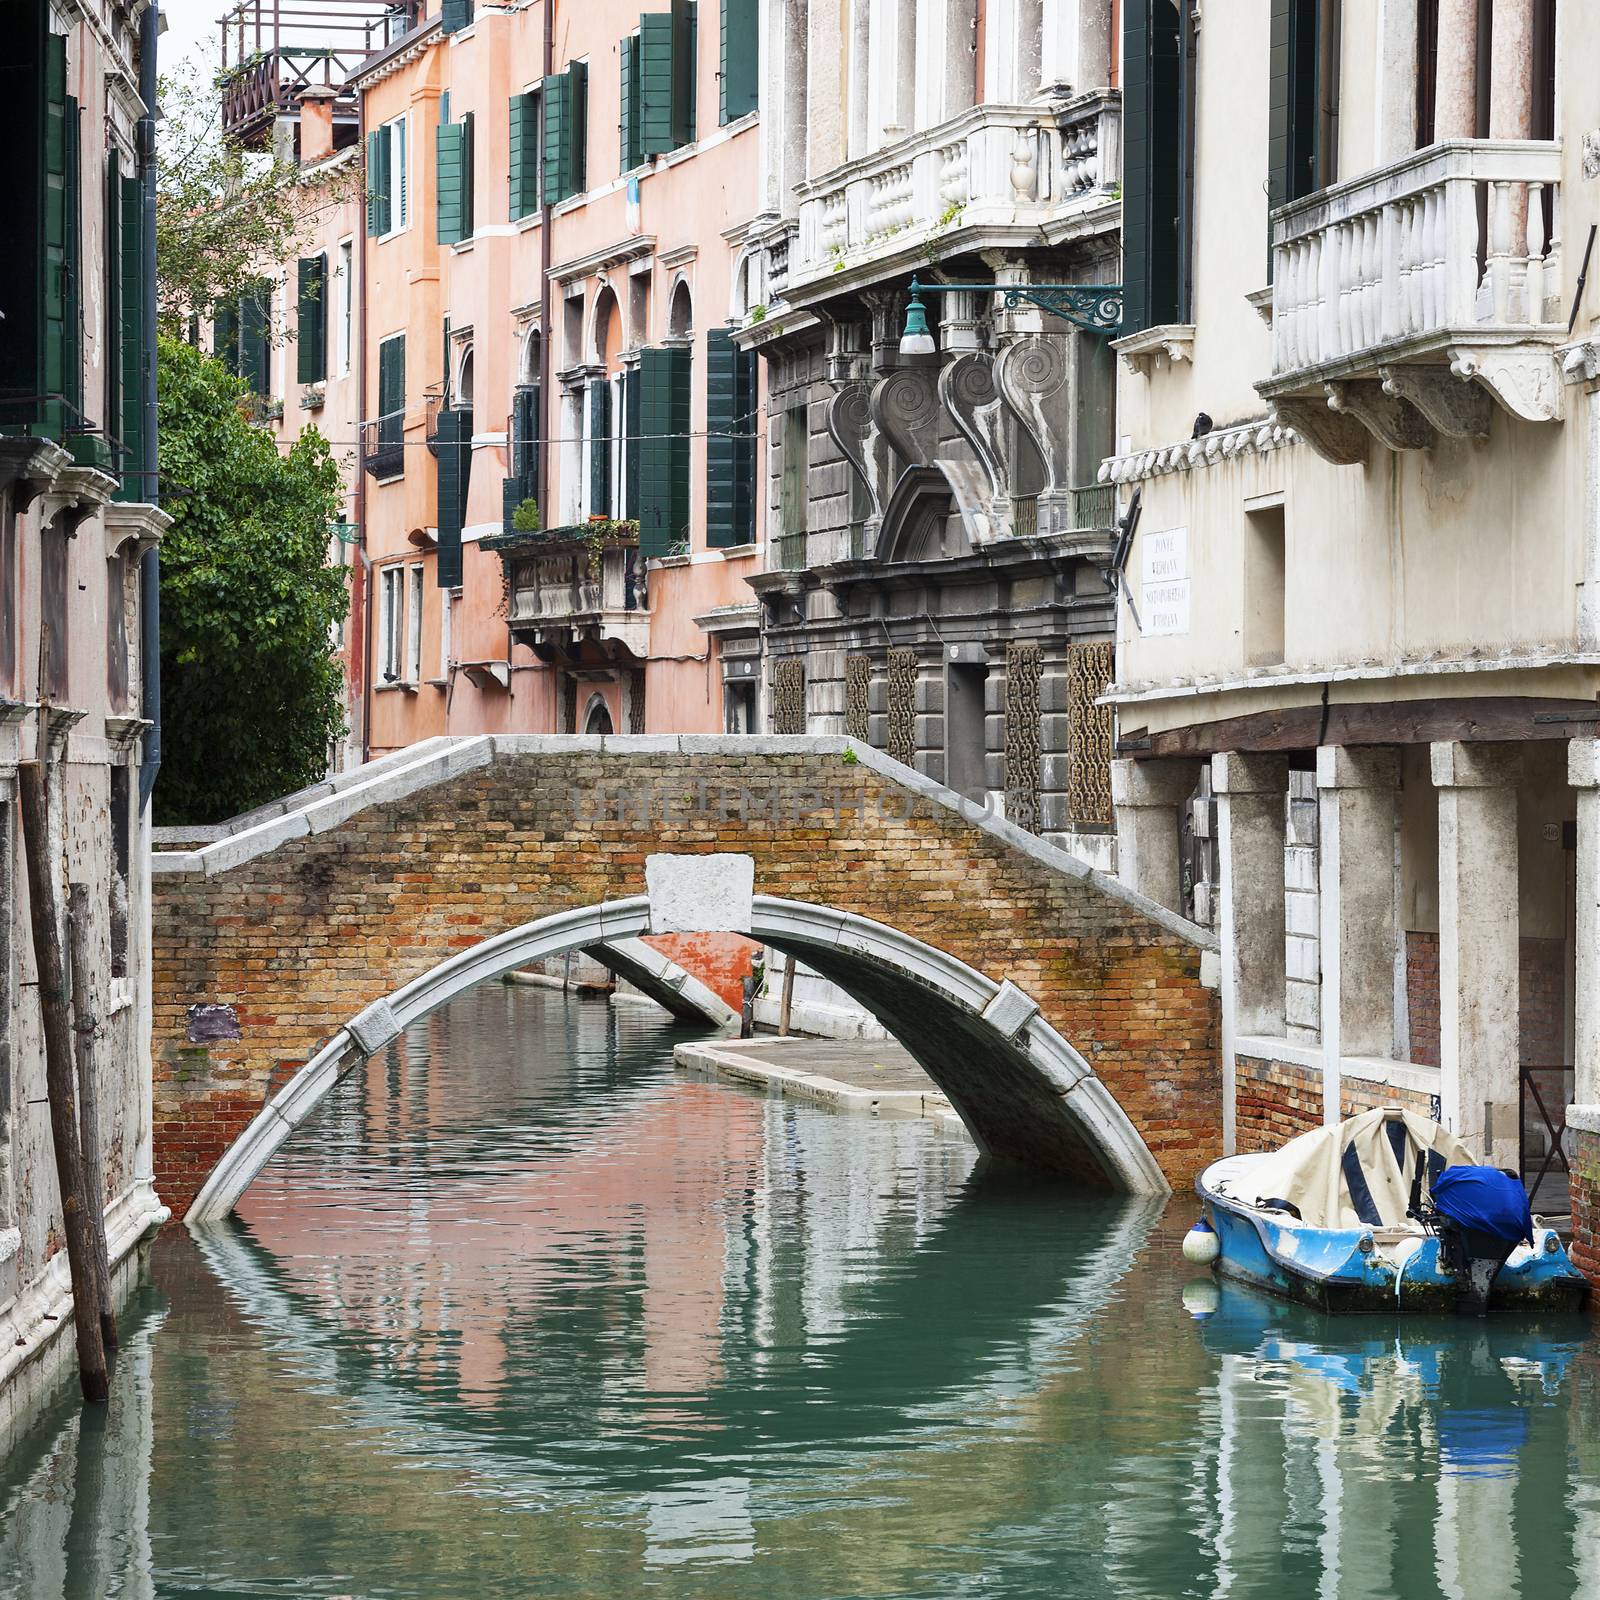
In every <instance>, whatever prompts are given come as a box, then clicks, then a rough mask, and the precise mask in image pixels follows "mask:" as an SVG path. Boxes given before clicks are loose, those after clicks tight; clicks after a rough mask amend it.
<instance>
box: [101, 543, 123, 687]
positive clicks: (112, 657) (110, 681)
mask: <svg viewBox="0 0 1600 1600" xmlns="http://www.w3.org/2000/svg"><path fill="white" fill-rule="evenodd" d="M106 696H107V698H108V699H109V700H110V702H111V709H112V710H113V711H117V712H124V711H127V710H128V558H127V555H126V554H125V552H124V551H122V550H118V551H117V552H116V554H115V555H113V556H111V557H110V558H108V560H107V561H106Z"/></svg>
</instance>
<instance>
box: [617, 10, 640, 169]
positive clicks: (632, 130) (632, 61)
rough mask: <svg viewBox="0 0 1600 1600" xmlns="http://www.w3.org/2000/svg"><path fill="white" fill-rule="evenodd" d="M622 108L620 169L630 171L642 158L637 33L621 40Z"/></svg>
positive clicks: (620, 119) (620, 121)
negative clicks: (640, 147)
mask: <svg viewBox="0 0 1600 1600" xmlns="http://www.w3.org/2000/svg"><path fill="white" fill-rule="evenodd" d="M621 56H622V109H621V113H620V117H619V127H618V131H619V133H620V134H621V142H622V171H624V172H630V171H632V169H633V168H634V167H636V166H638V165H639V163H640V162H641V161H643V160H644V156H643V153H642V152H641V151H640V149H639V35H638V34H636V33H630V34H628V35H627V36H626V37H625V38H624V39H623V41H622V47H621Z"/></svg>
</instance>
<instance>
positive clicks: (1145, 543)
mask: <svg viewBox="0 0 1600 1600" xmlns="http://www.w3.org/2000/svg"><path fill="white" fill-rule="evenodd" d="M1139 548H1140V555H1141V557H1142V559H1143V574H1144V586H1145V589H1146V590H1147V591H1148V590H1149V588H1150V586H1151V584H1154V583H1175V582H1177V580H1178V579H1179V578H1187V577H1188V576H1189V530H1188V529H1187V528H1167V529H1166V530H1164V531H1163V532H1160V533H1147V534H1145V535H1144V537H1143V538H1142V539H1140V541H1139Z"/></svg>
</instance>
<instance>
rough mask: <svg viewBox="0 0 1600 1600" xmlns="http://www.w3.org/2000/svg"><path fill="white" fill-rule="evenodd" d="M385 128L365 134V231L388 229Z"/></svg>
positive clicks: (373, 233) (387, 154) (386, 140)
mask: <svg viewBox="0 0 1600 1600" xmlns="http://www.w3.org/2000/svg"><path fill="white" fill-rule="evenodd" d="M390 138H391V135H390V133H389V130H388V129H387V128H379V129H377V131H376V132H374V133H369V134H368V135H367V232H368V233H369V234H371V235H373V236H374V237H376V236H377V235H379V234H384V233H387V232H388V231H389V216H390V206H389V144H390Z"/></svg>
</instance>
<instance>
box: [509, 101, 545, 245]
mask: <svg viewBox="0 0 1600 1600" xmlns="http://www.w3.org/2000/svg"><path fill="white" fill-rule="evenodd" d="M538 118H539V97H538V95H536V94H514V95H512V97H511V151H510V163H509V165H510V168H511V220H512V221H513V222H515V221H516V220H517V219H518V218H519V217H527V216H532V215H533V213H534V212H535V211H537V210H538V209H539V122H538Z"/></svg>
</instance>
